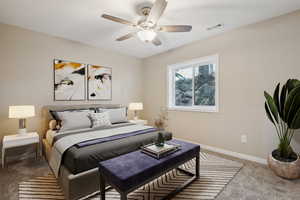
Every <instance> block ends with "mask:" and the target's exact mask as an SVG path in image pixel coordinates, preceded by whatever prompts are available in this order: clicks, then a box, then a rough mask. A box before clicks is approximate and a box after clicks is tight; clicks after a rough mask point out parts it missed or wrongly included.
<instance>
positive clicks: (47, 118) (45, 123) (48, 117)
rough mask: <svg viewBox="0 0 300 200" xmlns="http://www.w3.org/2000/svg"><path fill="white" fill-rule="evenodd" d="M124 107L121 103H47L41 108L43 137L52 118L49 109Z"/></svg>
mask: <svg viewBox="0 0 300 200" xmlns="http://www.w3.org/2000/svg"><path fill="white" fill-rule="evenodd" d="M122 107H126V106H123V105H121V104H82V105H49V106H44V107H43V108H42V115H43V119H44V120H43V129H44V130H45V131H43V138H44V137H45V134H46V131H47V130H48V127H49V121H50V120H52V119H53V118H52V116H51V114H50V112H49V111H64V110H76V109H89V108H107V109H110V108H122Z"/></svg>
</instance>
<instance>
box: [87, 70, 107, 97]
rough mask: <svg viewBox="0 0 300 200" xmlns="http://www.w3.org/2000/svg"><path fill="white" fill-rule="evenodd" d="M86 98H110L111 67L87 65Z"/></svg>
mask: <svg viewBox="0 0 300 200" xmlns="http://www.w3.org/2000/svg"><path fill="white" fill-rule="evenodd" d="M87 69H88V70H87V71H88V75H87V82H88V92H87V95H88V100H111V99H112V68H110V67H103V66H96V65H87Z"/></svg>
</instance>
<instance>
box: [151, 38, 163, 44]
mask: <svg viewBox="0 0 300 200" xmlns="http://www.w3.org/2000/svg"><path fill="white" fill-rule="evenodd" d="M152 43H153V44H154V45H155V46H160V45H161V41H160V39H158V37H155V38H154V39H153V40H152Z"/></svg>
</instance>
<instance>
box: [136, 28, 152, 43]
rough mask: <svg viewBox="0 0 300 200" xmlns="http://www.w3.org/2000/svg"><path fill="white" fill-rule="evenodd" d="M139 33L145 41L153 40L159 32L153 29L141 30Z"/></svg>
mask: <svg viewBox="0 0 300 200" xmlns="http://www.w3.org/2000/svg"><path fill="white" fill-rule="evenodd" d="M137 35H138V37H139V38H140V40H142V41H143V42H152V41H153V40H154V38H155V37H156V35H157V33H156V32H155V31H153V30H141V31H139V32H138V33H137Z"/></svg>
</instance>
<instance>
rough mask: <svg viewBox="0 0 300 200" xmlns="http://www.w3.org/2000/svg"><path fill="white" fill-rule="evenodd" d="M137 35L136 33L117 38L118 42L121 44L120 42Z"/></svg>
mask: <svg viewBox="0 0 300 200" xmlns="http://www.w3.org/2000/svg"><path fill="white" fill-rule="evenodd" d="M135 34H136V32H134V33H128V34H127V35H124V36H122V37H119V38H117V39H116V41H119V42H120V41H123V40H127V39H129V38H132V37H133V36H135Z"/></svg>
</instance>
